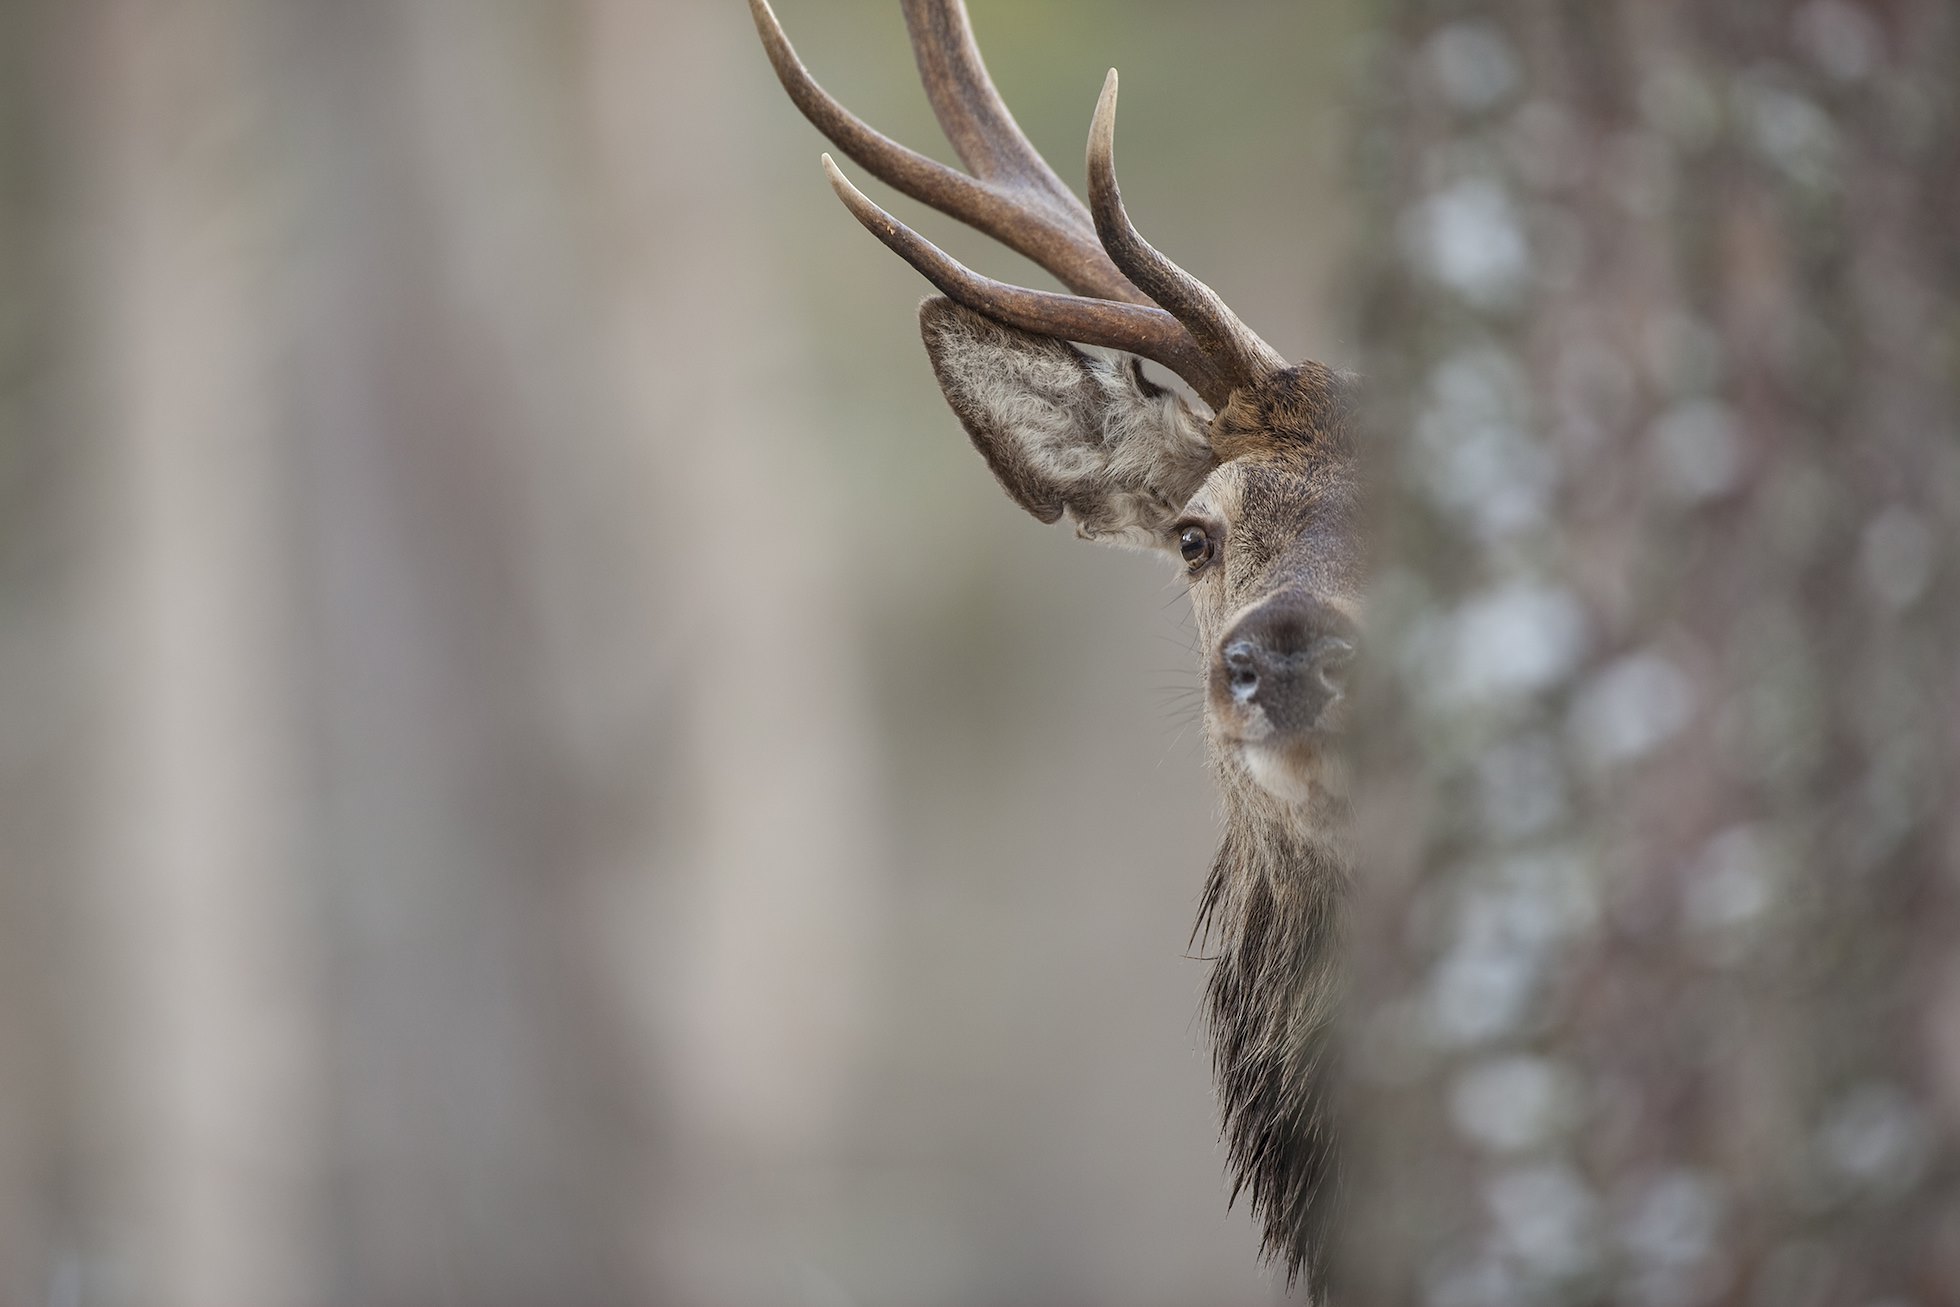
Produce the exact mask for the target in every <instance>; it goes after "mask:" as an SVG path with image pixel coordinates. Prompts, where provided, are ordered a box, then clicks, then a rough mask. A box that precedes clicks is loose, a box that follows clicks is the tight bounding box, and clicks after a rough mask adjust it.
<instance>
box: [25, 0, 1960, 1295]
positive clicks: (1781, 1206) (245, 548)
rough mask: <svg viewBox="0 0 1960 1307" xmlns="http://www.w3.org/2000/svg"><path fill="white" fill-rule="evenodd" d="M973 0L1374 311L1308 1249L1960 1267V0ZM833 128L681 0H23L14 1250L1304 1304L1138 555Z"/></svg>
mask: <svg viewBox="0 0 1960 1307" xmlns="http://www.w3.org/2000/svg"><path fill="white" fill-rule="evenodd" d="M974 9H975V13H974V21H975V26H976V28H977V30H978V33H979V36H980V39H981V42H982V44H983V46H984V47H985V48H986V51H987V54H988V56H989V60H990V63H991V66H992V69H993V72H994V75H995V78H996V80H997V81H998V82H999V84H1000V86H1001V89H1002V90H1003V92H1004V93H1005V95H1006V98H1007V100H1008V101H1009V103H1010V104H1011V105H1012V106H1013V107H1014V109H1015V111H1016V113H1017V114H1018V116H1019V117H1020V120H1021V122H1022V123H1023V125H1024V126H1025V127H1026V128H1027V129H1028V132H1029V134H1030V135H1031V136H1032V138H1033V139H1034V141H1035V142H1036V143H1037V144H1038V145H1039V146H1041V147H1042V148H1043V149H1044V150H1045V151H1046V153H1047V154H1048V155H1049V157H1050V158H1051V159H1052V160H1053V161H1054V162H1055V164H1056V165H1057V167H1058V170H1059V171H1060V172H1061V173H1062V175H1063V176H1064V177H1066V178H1069V179H1071V180H1075V179H1077V178H1079V174H1080V169H1081V164H1080V162H1079V161H1080V158H1081V153H1082V143H1083V141H1084V139H1085V136H1086V131H1087V125H1088V120H1089V114H1090V110H1091V107H1092V106H1093V103H1094V99H1095V95H1096V92H1097V90H1098V88H1099V87H1100V85H1101V81H1102V76H1103V73H1104V71H1105V70H1106V69H1107V68H1108V67H1110V66H1111V65H1116V66H1119V67H1120V68H1121V69H1122V71H1123V74H1124V98H1123V113H1124V124H1123V134H1124V149H1123V180H1124V186H1125V193H1126V198H1127V200H1128V202H1129V206H1130V209H1131V211H1132V212H1133V213H1134V214H1135V215H1136V216H1137V218H1138V221H1139V224H1140V225H1141V226H1142V227H1143V229H1144V230H1145V231H1146V232H1147V233H1148V234H1149V235H1150V237H1151V238H1152V239H1153V240H1154V241H1155V242H1156V243H1157V244H1159V245H1160V246H1161V247H1162V248H1164V249H1165V250H1166V251H1167V252H1169V253H1171V254H1172V255H1173V256H1174V257H1175V258H1177V259H1178V260H1179V261H1180V262H1182V263H1183V264H1184V265H1185V266H1187V267H1189V268H1190V269H1191V270H1192V271H1193V272H1195V273H1197V274H1198V275H1200V276H1202V277H1204V278H1205V279H1207V280H1208V281H1210V282H1211V283H1212V284H1213V285H1214V286H1216V287H1217V288H1218V289H1219V290H1220V291H1221V292H1222V293H1223V294H1224V295H1225V297H1226V298H1227V299H1228V300H1230V301H1231V302H1232V304H1233V305H1234V307H1235V308H1237V309H1238V310H1239V311H1240V312H1241V313H1242V314H1243V316H1244V317H1245V318H1246V320H1247V321H1249V322H1251V323H1252V324H1254V325H1255V326H1256V327H1257V328H1258V330H1259V331H1260V332H1261V333H1262V334H1263V335H1264V336H1266V337H1267V338H1268V339H1269V340H1271V341H1272V342H1273V343H1274V345H1275V346H1277V347H1278V348H1279V349H1280V350H1281V351H1282V352H1284V353H1286V354H1287V355H1288V356H1290V357H1307V356H1311V357H1316V358H1319V359H1322V360H1324V361H1326V362H1329V363H1332V364H1335V365H1338V366H1348V367H1358V368H1360V369H1361V370H1362V371H1363V372H1364V373H1365V374H1366V376H1367V377H1368V384H1369V388H1370V389H1369V402H1368V407H1367V413H1368V425H1369V427H1370V428H1371V430H1370V438H1369V441H1368V449H1369V453H1370V457H1371V458H1372V459H1374V460H1375V462H1374V464H1373V477H1372V481H1373V484H1374V485H1375V486H1376V488H1377V489H1378V490H1379V491H1380V492H1381V499H1382V504H1383V507H1384V508H1385V509H1386V510H1387V516H1386V517H1385V519H1384V526H1383V530H1382V534H1381V538H1380V540H1379V542H1378V547H1377V557H1378V560H1379V564H1380V572H1379V576H1378V580H1377V584H1376V587H1375V591H1374V598H1373V604H1374V608H1373V612H1372V614H1371V621H1372V622H1373V623H1374V626H1373V629H1372V630H1371V637H1370V638H1371V642H1372V643H1373V649H1374V652H1373V654H1372V656H1371V658H1370V660H1369V662H1370V665H1371V668H1372V669H1373V670H1374V671H1375V675H1376V681H1375V688H1374V690H1373V691H1372V697H1373V699H1374V702H1373V704H1372V706H1371V707H1369V708H1368V710H1367V712H1366V714H1365V717H1364V726H1365V729H1363V730H1362V731H1360V732H1359V733H1358V735H1359V738H1360V742H1361V749H1360V752H1361V757H1360V759H1359V761H1360V762H1361V764H1362V775H1363V777H1364V780H1365V781H1366V784H1364V786H1363V787H1362V798H1363V814H1362V815H1363V818H1364V820H1363V825H1362V828H1361V833H1362V836H1363V850H1364V860H1363V864H1362V869H1363V874H1362V876H1361V877H1360V880H1359V887H1360V892H1359V893H1358V894H1357V895H1356V906H1357V913H1356V917H1355V923H1354V939H1355V940H1356V941H1357V947H1356V948H1355V950H1354V965H1353V967H1352V971H1353V975H1354V986H1355V989H1354V994H1353V998H1352V1001H1351V1003H1350V1004H1349V1012H1350V1022H1351V1030H1350V1031H1349V1034H1350V1036H1351V1040H1350V1045H1349V1047H1350V1051H1351V1055H1352V1056H1351V1067H1350V1070H1351V1075H1350V1077H1349V1079H1350V1083H1351V1086H1352V1088H1353V1089H1354V1091H1355V1092H1354V1094H1353V1103H1352V1111H1351V1127H1352V1138H1353V1139H1354V1141H1355V1144H1356V1147H1355V1149H1354V1156H1355V1159H1356V1160H1355V1165H1354V1167H1353V1169H1352V1177H1351V1179H1352V1193H1353V1198H1352V1200H1351V1203H1350V1207H1351V1209H1352V1212H1353V1214H1354V1219H1353V1221H1352V1226H1351V1231H1350V1238H1349V1239H1348V1241H1347V1242H1346V1243H1345V1244H1344V1246H1343V1248H1342V1249H1341V1257H1340V1263H1341V1265H1340V1268H1339V1270H1340V1273H1341V1275H1342V1276H1343V1277H1344V1278H1345V1279H1346V1281H1347V1283H1348V1285H1349V1289H1350V1293H1349V1296H1348V1297H1347V1298H1346V1299H1344V1301H1347V1302H1352V1303H1356V1304H1362V1303H1365V1304H1399V1303H1420V1304H1424V1305H1425V1307H1532V1305H1534V1304H1566V1303H1571V1304H1581V1303H1583V1304H1595V1303H1616V1304H1617V1303H1627V1304H1639V1305H1640V1307H1695V1305H1697V1304H1711V1305H1712V1304H1723V1305H1725V1307H1726V1305H1727V1304H1735V1305H1736V1307H1840V1305H1844V1307H1937V1305H1938V1304H1942V1303H1950V1302H1955V1301H1960V1019H1957V1018H1956V1015H1955V1014H1956V1013H1960V817H1956V812H1957V811H1960V803H1956V800H1957V799H1960V685H1956V678H1960V657H1956V655H1955V653H1954V651H1955V650H1956V649H1960V566H1956V564H1955V559H1956V557H1960V244H1956V242H1955V239H1954V231H1955V215H1956V214H1960V104H1957V103H1956V96H1957V95H1960V84H1956V82H1955V80H1954V78H1953V75H1952V74H1953V70H1954V69H1955V68H1960V10H1956V9H1955V7H1954V6H1953V5H1951V4H1950V3H1948V0H1738V2H1737V3H1724V4H1722V5H1705V4H1695V3H1692V0H1596V2H1595V0H1587V2H1586V3H1564V2H1560V0H1312V2H1311V3H1305V4H1301V3H1293V2H1291V0H1209V2H1208V3H1203V4H1200V3H1196V2H1195V0H1127V2H1125V3H1119V2H1118V0H1070V2H1069V3H1066V4H1062V3H1041V2H1040V0H974ZM781 16H782V18H783V20H784V22H785V24H786V25H787V27H788V29H789V31H790V33H791V36H792V38H793V39H794V40H795V41H796V42H797V44H798V46H799V49H800V50H801V52H802V54H803V56H804V58H805V59H806V60H807V61H808V63H809V64H810V65H811V67H812V68H813V69H814V70H815V72H816V74H817V75H818V77H819V78H820V79H821V80H823V81H824V82H825V83H826V84H827V85H828V86H829V87H830V88H831V89H832V90H833V91H835V92H836V93H837V94H838V95H840V96H841V97H842V98H843V99H844V100H845V101H846V102H847V103H848V104H850V105H851V106H852V107H854V108H855V109H857V110H858V111H859V112H860V113H862V114H864V115H865V116H866V117H868V118H869V119H870V120H871V121H872V122H874V123H876V124H878V125H879V126H881V127H883V128H885V129H886V130H888V131H889V132H891V133H892V134H894V135H896V136H898V137H900V138H901V139H903V140H906V141H907V142H909V143H911V144H913V145H915V146H917V147H919V148H922V149H925V150H928V151H930V152H934V153H937V154H939V155H940V157H946V154H947V151H946V150H945V148H944V145H943V142H942V141H941V140H940V137H939V135H938V132H937V129H936V127H935V125H934V124H933V122H932V119H931V115H930V113H929V112H928V110H927V108H926V105H925V102H924V97H923V95H922V93H921V92H920V91H919V90H918V88H917V84H916V78H915V74H914V70H913V67H912V62H911V57H910V53H909V50H908V47H907V42H906V36H905V31H904V26H903V23H902V21H901V18H900V14H899V12H898V7H897V6H896V5H894V4H891V3H889V0H830V2H829V3H817V0H783V3H782V5H781ZM820 148H821V146H820V142H819V140H818V138H817V137H816V135H815V133H814V132H812V131H811V130H810V129H809V128H808V127H807V126H805V125H804V124H803V122H802V121H801V119H800V118H799V117H798V116H797V115H796V114H795V112H794V110H793V109H792V108H791V106H790V105H789V103H788V102H787V100H786V98H785V97H784V96H783V94H782V92H781V91H780V89H779V88H778V86H777V85H776V83H775V80H774V78H773V76H772V75H771V73H770V72H769V69H768V67H767V64H766V62H765V60H764V59H763V57H762V54H761V51H760V49H759V47H758V45H757V42H756V39H755V36H754V33H753V30H752V28H751V26H750V20H749V15H748V13H747V11H746V7H745V6H743V5H741V4H740V3H738V2H737V0H561V2H559V3H551V4H547V3H542V2H541V0H412V2H410V0H178V2H177V3H174V4H168V5H166V4H161V3H156V2H155V0H82V2H79V3H78V2H76V0H65V2H64V0H10V3H8V4H6V5H4V6H0V858H3V859H4V861H0V1307H8V1305H10V1304H14V1303H21V1304H37V1305H38V1304H47V1305H48V1307H84V1305H90V1307H92V1305H95V1304H106V1305H109V1307H122V1305H125V1304H128V1305H131V1307H135V1305H139V1304H140V1305H143V1307H149V1305H151V1304H155V1305H158V1307H316V1305H317V1307H324V1305H326V1304H336V1305H338V1304H361V1305H363V1307H366V1305H370V1304H371V1305H374V1307H393V1305H396V1304H399V1305H401V1307H423V1305H424V1304H436V1303H457V1304H464V1303H467V1304H473V1305H475V1304H483V1305H486V1307H494V1305H496V1304H511V1305H512V1307H528V1305H530V1304H540V1303H552V1304H595V1305H601V1304H627V1303H646V1304H663V1305H664V1304H675V1305H677V1307H691V1305H695V1304H699V1305H701V1307H774V1305H776V1304H811V1305H813V1307H846V1305H855V1304H863V1305H864V1307H882V1305H887V1304H888V1305H890V1307H933V1305H934V1304H945V1305H948V1307H951V1305H952V1304H1009V1303H1025V1304H1030V1305H1031V1307H1032V1305H1035V1304H1042V1305H1053V1307H1060V1305H1062V1304H1092V1303H1119V1302H1120V1303H1123V1304H1126V1305H1129V1307H1149V1305H1150V1304H1164V1305H1165V1307H1170V1305H1172V1304H1193V1303H1204V1304H1218V1305H1224V1304H1233V1303H1246V1304H1263V1303H1272V1302H1275V1301H1278V1300H1280V1299H1281V1298H1282V1297H1283V1296H1284V1291H1283V1288H1282V1287H1281V1286H1279V1285H1277V1284H1275V1283H1274V1282H1273V1280H1272V1278H1271V1277H1270V1275H1269V1274H1268V1273H1267V1272H1265V1271H1264V1270H1262V1269H1261V1268H1260V1267H1259V1265H1258V1263H1257V1259H1256V1255H1255V1254H1256V1240H1255V1238H1254V1234H1253V1230H1252V1228H1251V1225H1250V1222H1249V1221H1248V1219H1247V1217H1246V1215H1245V1213H1244V1212H1243V1211H1238V1212H1228V1211H1227V1209H1226V1204H1225V1198H1226V1189H1225V1185H1224V1181H1223V1178H1222V1174H1221V1172H1222V1161H1223V1159H1222V1155H1221V1152H1220V1150H1219V1148H1218V1145H1217V1142H1216V1139H1215V1134H1214V1129H1215V1127H1214V1122H1213V1110H1212V1104H1211V1101H1210V1091H1209V1086H1208V1079H1209V1074H1208V1070H1209V1069H1208V1061H1207V1059H1208V1054H1207V1052H1206V1050H1205V1048H1204V1045H1203V1032H1202V1030H1201V1028H1200V1025H1199V1023H1198V1020H1197V1011H1198V996H1199V990H1200V987H1201V985H1202V983H1203V979H1204V964H1203V963H1202V961H1200V960H1198V959H1195V958H1193V957H1190V956H1188V953H1189V952H1190V945H1189V931H1190V926H1191V920H1192V916H1193V914H1194V912H1195V909H1196V905H1197V895H1198V890H1199V885H1200V881H1201V878H1202V875H1203V872H1204V869H1205V867H1206V865H1207V862H1208V859H1209V857H1210V853H1211V848H1212V843H1213V840H1214V838H1215V827H1214V818H1213V799H1212V795H1211V793H1210V789H1209V783H1208V781H1207V780H1206V778H1205V777H1204V775H1203V772H1202V768H1201V765H1200V759H1199V749H1198V741H1197V739H1196V735H1197V730H1196V721H1195V716H1196V710H1197V702H1196V698H1195V694H1194V691H1195V689H1196V686H1197V682H1198V677H1197V671H1196V669H1197V666H1198V664H1199V661H1200V660H1199V656H1198V651H1196V650H1195V649H1193V648H1192V647H1191V639H1192V636H1191V630H1190V627H1189V625H1188V623H1187V621H1186V618H1185V613H1184V609H1183V601H1182V599H1181V597H1180V594H1179V588H1178V586H1177V584H1176V583H1175V581H1174V578H1173V577H1172V576H1171V575H1170V569H1168V568H1166V567H1165V566H1164V565H1162V564H1161V563H1159V562H1157V561H1155V560H1151V559H1146V558H1142V557H1138V556H1134V555H1128V556H1126V555H1123V554H1120V553H1116V552H1113V551H1109V550H1102V549H1091V548H1087V547H1084V546H1082V545H1080V544H1078V543H1077V542H1076V541H1074V540H1073V539H1071V538H1070V535H1069V533H1068V531H1067V530H1066V529H1065V528H1057V529H1052V530H1044V529H1042V528H1040V527H1038V526H1037V525H1036V524H1035V523H1034V522H1033V521H1032V520H1031V519H1029V518H1027V517H1026V516H1025V515H1023V514H1022V513H1021V512H1020V511H1019V510H1018V509H1016V508H1014V507H1013V506H1012V505H1011V504H1010V503H1009V502H1008V501H1007V500H1006V498H1005V497H1004V496H1002V495H1001V494H1000V493H999V492H998V491H997V490H996V489H995V487H994V486H993V484H992V483H991V481H990V479H989V478H988V477H987V476H986V475H985V473H984V471H983V469H982V466H981V464H980V462H979V460H978V459H977V458H976V457H975V456H974V454H973V453H972V451H971V450H970V449H969V448H968V446H967V442H966V440H965V439H964V437H963V435H962V434H961V432H960V430H959V428H958V425H957V423H956V422H955V421H954V420H953V418H952V417H951V415H950V414H949V413H948V412H947V411H946V409H945V407H944V405H943V403H942V402H941V400H940V398H939V396H938V393H937V390H936V388H935V386H934V384H933V382H932V379H931V376H930V373H929V371H928V368H927V366H926V363H925V359H924V357H923V351H922V350H921V348H920V346H919V344H918V341H917V334H916V328H915V325H914V320H913V308H914V306H915V304H916V303H917V301H918V300H919V298H920V297H921V296H922V295H923V294H924V293H925V287H924V286H923V284H922V283H921V282H920V281H919V279H918V278H917V277H916V276H915V275H914V274H913V273H912V272H911V271H910V270H909V269H907V268H905V267H904V266H903V265H901V264H900V263H899V262H898V261H897V260H896V259H894V258H892V257H891V256H890V255H889V254H887V253H886V252H885V251H884V250H882V249H881V248H879V247H878V246H877V244H876V243H875V242H874V241H873V240H871V239H870V238H869V237H868V236H867V235H866V234H865V233H864V232H863V231H862V230H860V229H859V228H858V227H857V226H856V224H855V223H854V222H852V221H851V220H850V218H849V217H848V216H847V215H846V214H845V213H844V212H843V210H842V209H841V207H840V206H839V205H837V203H836V202H835V200H834V198H833V197H832V196H831V195H830V194H829V191H828V188H827V187H826V186H825V185H824V183H823V180H822V177H821V175H820V173H819V171H818V168H817V154H818V151H819V149H820ZM859 180H864V179H863V178H862V177H861V176H860V178H859ZM871 189H872V190H873V193H874V194H875V195H876V196H877V197H878V198H880V199H881V200H884V201H885V202H887V203H891V204H893V206H894V208H895V209H896V211H897V212H899V213H900V214H901V215H902V216H906V217H908V218H914V219H918V220H919V222H920V225H921V226H922V228H923V229H924V230H925V231H927V232H928V233H929V234H931V235H933V236H934V237H935V238H938V239H942V240H944V241H945V243H946V244H947V245H948V247H949V248H951V249H952V250H953V252H954V253H956V254H959V255H961V256H962V257H964V258H966V259H968V260H969V261H970V262H972V263H974V264H975V265H976V266H978V267H980V268H982V269H984V270H986V271H988V272H991V273H994V274H996V275H1000V276H1004V277H1008V278H1013V279H1020V280H1025V281H1029V282H1031V283H1032V284H1048V283H1046V282H1045V280H1044V279H1043V278H1042V276H1041V274H1039V273H1037V272H1036V271H1034V270H1033V269H1032V268H1031V267H1029V266H1028V265H1026V264H1024V263H1021V262H1020V261H1018V260H1017V259H1015V258H1014V257H1012V256H1010V255H1008V254H1006V253H1004V252H1002V251H999V250H996V249H992V248H990V247H989V246H988V245H987V243H986V242H984V241H982V240H980V239H978V238H975V237H972V236H970V235H969V234H966V233H962V232H959V231H957V230H955V229H954V228H953V227H952V224H950V223H949V222H945V221H942V220H938V219H935V218H929V217H921V215H920V214H919V212H918V210H917V209H916V208H915V207H914V206H911V205H910V204H909V203H907V202H905V201H902V200H895V199H893V198H892V197H891V196H890V194H889V192H886V191H884V190H883V189H882V188H877V187H871Z"/></svg>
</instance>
